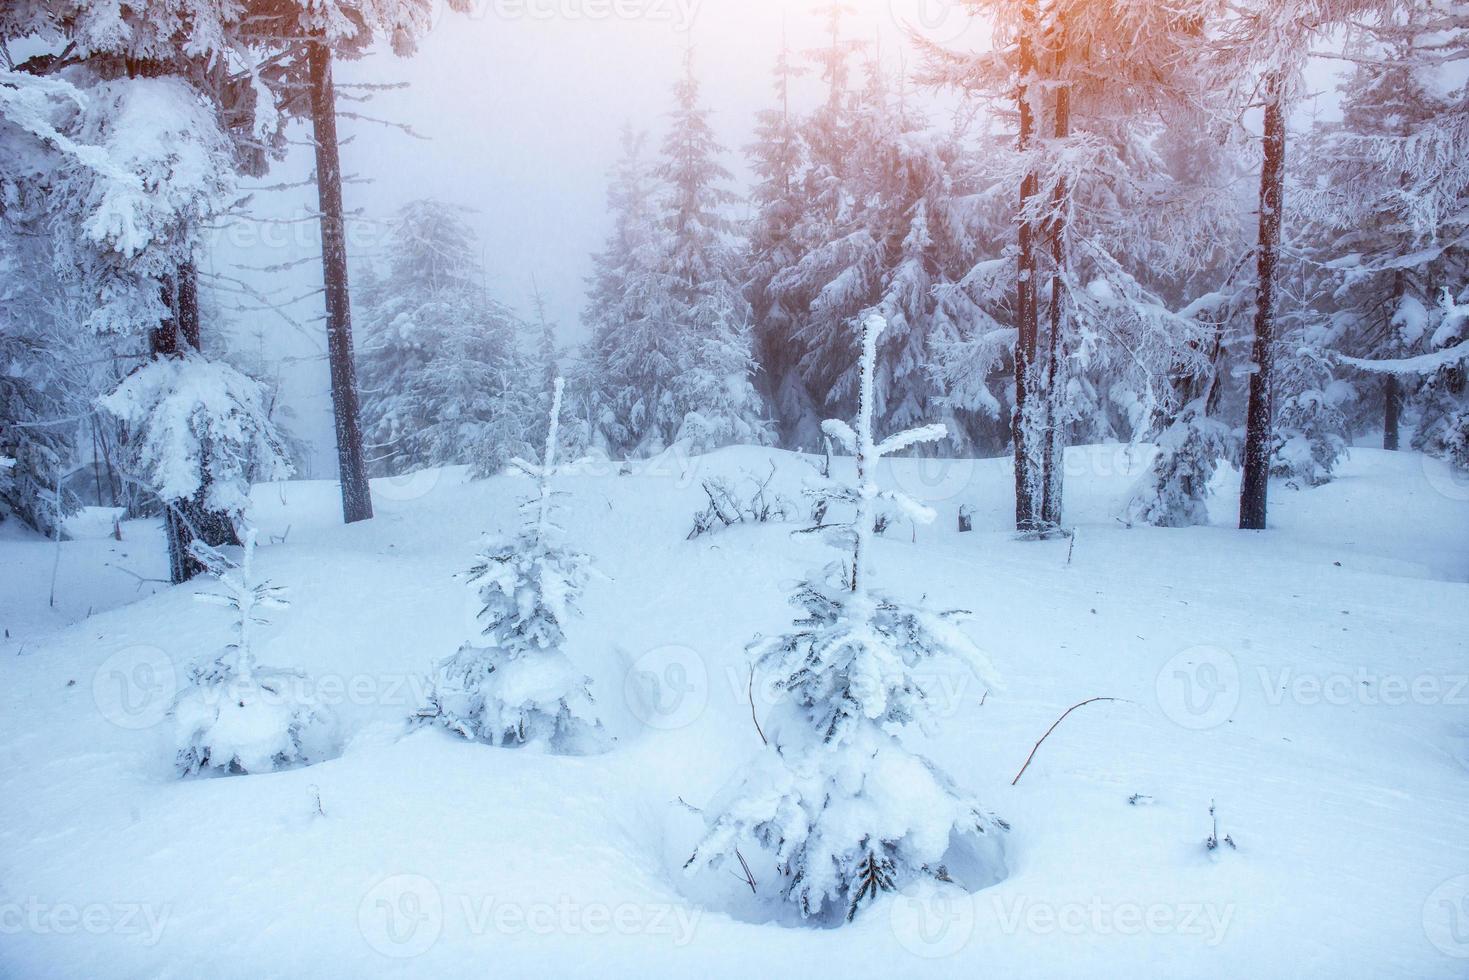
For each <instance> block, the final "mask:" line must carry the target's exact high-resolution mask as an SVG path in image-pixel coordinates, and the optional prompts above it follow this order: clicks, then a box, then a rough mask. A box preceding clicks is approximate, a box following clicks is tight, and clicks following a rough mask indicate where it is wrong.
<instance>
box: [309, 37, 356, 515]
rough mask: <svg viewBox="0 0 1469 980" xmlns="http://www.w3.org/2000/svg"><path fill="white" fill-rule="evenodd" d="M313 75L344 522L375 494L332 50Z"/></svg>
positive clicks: (315, 56)
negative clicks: (361, 402)
mask: <svg viewBox="0 0 1469 980" xmlns="http://www.w3.org/2000/svg"><path fill="white" fill-rule="evenodd" d="M306 47H307V61H308V66H307V67H308V69H309V71H310V75H311V124H312V134H313V136H314V137H315V142H316V191H317V197H318V200H319V201H320V205H321V268H322V279H323V282H324V284H325V286H326V347H327V362H328V364H329V365H330V368H331V379H332V380H331V385H332V415H333V418H334V420H335V423H336V434H337V470H338V473H339V474H340V478H341V482H342V519H343V520H344V521H346V522H347V523H348V524H350V523H352V522H353V521H364V520H367V519H368V518H370V517H372V491H371V488H370V487H369V485H368V482H367V465H366V462H365V460H364V457H363V452H362V420H361V417H360V412H359V409H358V403H357V368H356V365H355V364H354V363H353V360H352V307H351V301H350V297H349V294H348V290H347V233H346V223H345V218H344V216H343V213H342V163H341V157H340V155H339V154H338V149H337V97H336V91H335V89H334V88H333V85H332V56H331V49H330V48H328V47H327V45H326V44H325V42H323V41H321V40H317V39H313V40H312V41H310V42H308V44H307V46H306Z"/></svg>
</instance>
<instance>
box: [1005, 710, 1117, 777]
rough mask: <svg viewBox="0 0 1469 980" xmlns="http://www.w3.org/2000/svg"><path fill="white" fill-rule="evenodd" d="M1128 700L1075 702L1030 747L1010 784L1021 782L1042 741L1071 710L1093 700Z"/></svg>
mask: <svg viewBox="0 0 1469 980" xmlns="http://www.w3.org/2000/svg"><path fill="white" fill-rule="evenodd" d="M1126 700H1127V699H1126V698H1101V697H1097V698H1087V699H1086V700H1085V701H1078V702H1077V703H1076V704H1073V705H1072V706H1071V707H1069V708H1067V709H1066V710H1065V711H1063V712H1061V717H1060V718H1057V719H1056V720H1055V721H1053V722H1051V727H1050V728H1047V729H1046V734H1045V735H1042V736H1041V737H1040V738H1038V739H1037V740H1036V743H1035V745H1033V746H1031V748H1030V755H1028V756H1026V757H1025V765H1023V766H1021V767H1020V771H1019V772H1017V773H1016V774H1015V778H1014V779H1012V780H1010V785H1011V786H1014V785H1015V784H1016V783H1018V782H1020V777H1021V776H1024V775H1025V770H1026V769H1028V768H1029V767H1030V760H1031V759H1034V758H1035V752H1036V749H1039V748H1040V747H1041V743H1042V742H1044V741H1045V740H1046V739H1047V738H1048V737H1050V734H1051V733H1052V732H1054V731H1055V730H1056V726H1057V725H1059V724H1061V722H1063V721H1065V720H1066V716H1067V715H1069V714H1071V712H1073V711H1075V710H1076V709H1077V708H1080V707H1081V706H1082V705H1084V704H1091V703H1092V702H1093V701H1126Z"/></svg>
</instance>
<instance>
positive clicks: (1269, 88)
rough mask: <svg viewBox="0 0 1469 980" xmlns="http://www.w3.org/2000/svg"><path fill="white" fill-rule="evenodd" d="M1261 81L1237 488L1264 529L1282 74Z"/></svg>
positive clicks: (1243, 517)
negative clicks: (1248, 365)
mask: <svg viewBox="0 0 1469 980" xmlns="http://www.w3.org/2000/svg"><path fill="white" fill-rule="evenodd" d="M1265 84H1266V97H1265V161H1264V163H1263V164H1262V166H1261V168H1260V246H1259V250H1258V252H1257V254H1256V259H1255V267H1256V275H1257V283H1256V287H1255V346H1254V361H1255V363H1254V373H1252V374H1251V375H1250V403H1249V409H1248V411H1247V413H1246V417H1245V451H1244V476H1243V479H1242V480H1241V482H1240V493H1239V526H1240V527H1241V528H1242V529H1246V530H1257V531H1263V530H1264V529H1265V511H1266V495H1267V492H1268V490H1269V486H1270V451H1271V448H1272V444H1273V442H1274V433H1273V428H1274V425H1273V414H1274V413H1273V404H1272V403H1273V396H1274V393H1273V392H1272V390H1271V387H1272V385H1273V382H1274V374H1275V349H1274V343H1275V337H1274V333H1275V264H1276V258H1277V255H1278V253H1279V251H1280V219H1281V209H1282V208H1283V207H1284V205H1285V113H1284V111H1283V108H1282V106H1281V94H1280V87H1281V83H1280V76H1278V75H1271V76H1270V77H1269V79H1268V80H1267V81H1266V83H1265Z"/></svg>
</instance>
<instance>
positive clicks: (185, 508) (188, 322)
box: [149, 263, 240, 584]
mask: <svg viewBox="0 0 1469 980" xmlns="http://www.w3.org/2000/svg"><path fill="white" fill-rule="evenodd" d="M163 300H164V303H165V305H167V306H168V310H169V315H168V317H167V318H166V319H165V320H164V321H163V322H162V323H160V324H159V325H158V327H157V328H155V329H154V330H153V331H152V333H151V335H150V338H149V339H150V344H149V347H150V353H152V355H153V356H154V357H155V358H157V357H182V356H183V355H184V354H185V353H186V352H187V351H188V350H190V349H192V350H193V351H194V352H195V353H198V352H199V350H200V345H199V288H198V279H197V275H196V273H195V270H194V265H193V263H187V264H185V265H181V266H179V270H178V273H177V275H176V276H174V278H173V280H172V281H171V282H168V283H165V284H164V286H163ZM180 341H183V344H182V347H181V345H180ZM208 463H209V461H208V459H207V458H206V459H203V460H200V466H201V467H203V468H204V469H205V477H206V479H207V476H208V472H207V469H208ZM208 492H209V486H208V484H207V483H205V484H204V485H203V486H201V487H200V488H199V491H198V492H197V493H195V494H194V496H193V497H191V498H187V499H186V498H180V499H177V500H165V501H164V502H163V528H164V533H165V534H166V536H167V538H168V573H169V579H170V580H171V581H172V582H174V583H175V584H177V583H179V582H186V581H188V580H189V579H191V578H193V577H194V576H195V575H198V574H199V573H200V572H202V571H204V566H203V565H201V564H199V563H198V562H197V561H195V560H194V559H193V558H192V557H191V556H190V555H189V544H190V542H192V541H193V540H194V539H195V538H198V539H199V540H201V541H203V542H204V543H205V544H208V545H211V546H213V547H219V546H220V545H231V544H239V543H240V538H239V535H238V533H237V532H236V531H235V525H234V521H232V520H231V519H230V515H229V514H226V513H224V512H222V511H213V510H209V509H208V508H207V507H205V506H204V498H205V495H206V494H207V493H208Z"/></svg>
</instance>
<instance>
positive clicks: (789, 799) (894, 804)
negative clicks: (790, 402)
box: [687, 314, 1006, 924]
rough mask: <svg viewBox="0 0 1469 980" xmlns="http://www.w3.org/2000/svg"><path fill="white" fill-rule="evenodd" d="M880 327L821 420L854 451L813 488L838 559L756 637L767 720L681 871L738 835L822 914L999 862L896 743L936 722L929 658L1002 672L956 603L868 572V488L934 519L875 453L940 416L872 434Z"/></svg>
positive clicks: (980, 818) (924, 434)
mask: <svg viewBox="0 0 1469 980" xmlns="http://www.w3.org/2000/svg"><path fill="white" fill-rule="evenodd" d="M885 326H886V323H885V321H884V320H883V319H882V317H880V316H877V315H875V314H874V315H869V316H868V317H866V319H865V320H864V321H863V324H862V362H861V372H862V374H861V391H860V402H859V404H860V407H859V410H858V414H857V419H856V427H855V429H854V428H853V427H852V426H849V425H848V424H847V423H845V422H841V421H835V420H828V421H827V422H825V423H824V425H823V429H824V431H825V432H826V433H827V434H828V435H829V436H831V438H832V439H834V440H835V441H836V442H837V443H839V444H840V445H841V446H842V447H843V448H844V449H846V450H847V451H848V452H850V453H851V454H852V455H853V457H854V459H855V467H856V468H855V479H854V480H853V481H852V482H850V483H844V482H842V481H841V480H840V479H839V478H837V477H835V476H833V477H829V478H828V480H827V483H826V484H825V485H824V486H822V487H820V488H818V489H817V490H815V491H814V492H815V493H816V494H817V495H818V496H819V497H820V498H821V499H823V500H826V501H828V502H829V503H830V504H840V505H845V510H846V512H847V513H850V514H851V521H850V523H830V524H827V525H826V526H825V527H824V529H823V530H824V533H825V535H826V538H827V541H828V543H830V544H831V545H833V546H834V547H836V548H838V549H839V550H840V551H841V552H842V553H843V555H844V556H845V558H844V560H842V561H837V562H834V563H832V564H830V565H828V566H827V567H826V568H824V569H822V570H821V571H819V572H817V573H815V574H813V575H811V576H810V577H808V578H807V579H806V580H805V581H804V582H802V583H801V584H800V585H799V586H798V587H797V588H796V590H795V593H794V595H793V596H792V597H791V601H792V603H793V604H794V605H795V606H797V607H798V608H799V609H800V610H801V611H802V612H801V615H800V616H799V617H798V618H797V619H796V620H795V622H794V623H793V624H792V627H791V629H790V630H789V631H788V632H786V633H784V634H782V635H780V636H776V637H772V638H769V639H758V638H757V640H756V641H755V642H753V643H751V644H750V646H749V648H748V649H749V651H750V653H751V655H752V656H753V658H754V660H755V665H756V667H757V669H759V670H760V671H763V672H768V673H769V674H771V675H773V677H774V678H775V685H774V686H775V689H776V690H778V691H780V692H781V693H782V694H783V695H784V696H783V697H782V699H781V702H780V703H779V704H778V705H777V707H776V708H775V709H774V711H773V712H772V718H771V719H770V721H769V722H767V724H766V725H765V726H764V730H765V731H766V732H767V733H768V747H767V748H766V750H765V751H764V752H763V753H762V754H761V755H760V756H759V757H757V759H756V760H755V762H754V763H753V764H752V765H751V766H750V767H749V768H748V769H747V770H746V772H745V773H744V774H743V775H741V776H740V777H739V778H737V779H736V780H734V781H733V782H732V783H731V784H730V785H729V786H728V787H727V788H726V790H725V791H724V792H722V793H721V794H720V796H719V798H718V799H716V800H715V801H714V804H713V805H712V806H711V809H710V813H711V817H710V821H709V825H708V832H707V834H706V836H705V837H704V839H703V841H702V842H701V843H700V844H699V845H698V847H697V849H696V850H695V852H694V854H693V856H692V857H690V859H689V861H688V865H687V868H688V870H689V871H690V872H694V871H697V870H698V869H700V868H703V867H709V866H718V865H720V864H722V863H723V862H724V861H725V860H726V859H729V858H732V857H734V856H735V850H736V848H740V849H741V855H742V856H746V855H750V854H754V853H761V854H763V855H764V856H766V857H767V858H769V859H770V860H771V862H772V863H773V864H774V866H775V868H776V869H777V873H778V876H779V885H778V891H779V898H780V899H781V900H782V902H783V907H785V908H787V909H790V908H794V909H795V910H796V911H797V912H798V913H799V916H800V918H801V919H804V920H813V921H815V922H818V923H822V924H836V923H839V922H841V921H844V920H846V921H850V920H851V919H852V917H853V916H855V915H856V913H857V911H858V908H859V906H860V905H861V903H862V902H863V901H864V900H870V899H872V898H875V897H876V896H877V894H878V893H879V892H881V891H888V890H894V889H901V888H903V887H904V886H905V885H907V884H909V883H911V882H914V881H916V880H920V879H936V880H938V881H944V882H951V881H952V882H958V883H960V884H962V885H963V886H965V887H968V888H971V889H973V888H979V887H983V886H984V885H988V884H991V883H993V882H994V881H997V880H999V879H1000V878H1002V877H1003V876H1004V874H1005V870H1004V852H1003V846H1002V844H1001V842H1000V839H999V835H1000V832H1001V831H1002V830H1004V829H1005V827H1006V825H1005V824H1004V822H1003V821H1001V820H999V819H998V818H996V817H994V816H993V815H991V814H989V813H987V812H986V811H984V810H983V809H981V808H980V806H979V805H978V804H977V803H976V802H975V801H974V800H973V799H971V798H969V797H968V796H966V795H964V794H962V793H961V792H960V791H959V790H958V789H956V788H955V786H954V784H953V783H952V782H951V781H950V779H949V778H948V776H946V775H945V774H944V773H943V772H941V771H940V770H939V769H938V768H937V767H935V766H934V765H933V764H932V763H931V762H929V761H928V760H927V759H924V758H922V757H921V756H918V755H915V754H914V753H912V752H910V751H909V750H908V749H907V748H905V747H904V745H903V744H902V742H901V741H900V740H899V736H900V734H902V733H903V732H905V731H908V730H910V729H913V728H917V729H919V730H920V731H923V732H928V731H931V730H932V722H933V715H934V708H933V700H932V697H931V694H930V690H929V685H930V684H931V683H932V682H933V680H934V679H935V678H936V676H937V675H936V672H935V670H934V668H933V666H932V662H933V661H934V660H935V659H936V658H939V657H950V658H954V659H957V660H959V661H962V662H963V663H965V664H966V665H967V666H968V667H969V668H970V669H971V670H973V671H974V672H975V673H976V674H977V675H978V676H980V677H981V679H983V680H985V681H986V682H987V683H989V684H991V685H992V686H994V685H995V684H996V682H995V680H994V675H993V672H992V669H991V667H990V665H989V662H988V660H987V659H986V658H985V656H984V655H983V654H982V653H981V652H980V651H979V650H978V649H977V648H976V647H975V645H974V643H973V642H972V641H971V640H970V639H969V638H968V636H966V635H965V633H964V632H963V631H962V630H961V629H960V628H959V626H958V625H957V622H956V619H957V618H958V615H959V614H958V612H957V611H950V612H936V611H933V610H929V609H927V608H924V607H922V606H919V605H916V604H912V603H907V602H903V601H901V600H899V599H897V598H895V597H892V596H889V595H887V594H885V593H882V592H879V591H877V590H874V589H873V588H872V587H871V586H870V584H869V578H870V574H871V565H872V554H871V549H872V541H873V530H872V524H873V520H874V516H875V514H874V511H875V507H876V504H877V503H878V501H880V500H887V501H891V502H892V503H894V504H896V505H897V506H899V507H900V508H901V509H902V510H903V511H904V512H905V513H907V514H908V515H909V516H911V517H913V518H914V519H915V520H916V521H919V522H924V523H926V522H928V521H931V520H932V519H933V517H934V515H933V512H932V511H931V510H929V509H928V508H926V507H923V506H922V505H920V504H918V503H917V502H916V501H913V500H912V499H911V498H909V497H907V496H906V495H904V494H902V493H900V492H897V491H893V490H883V489H881V488H879V487H878V485H877V483H876V480H875V467H876V464H877V462H878V461H879V460H880V459H881V458H882V457H883V456H885V455H888V454H890V453H895V452H898V451H900V450H902V449H904V448H907V447H909V446H912V445H915V444H917V443H920V442H928V441H934V440H938V439H942V438H943V437H944V435H945V430H944V426H942V425H927V426H922V427H919V428H915V429H910V430H907V431H904V432H901V433H898V434H897V435H894V436H890V437H889V438H887V439H886V440H883V441H882V442H880V443H879V442H876V441H875V440H874V437H873V432H872V419H873V405H874V398H873V390H872V386H873V374H874V363H875V361H876V352H877V341H878V337H879V335H880V334H881V332H882V330H883V328H884V327H885ZM832 511H834V508H833V509H832V510H831V511H829V512H832ZM847 562H850V564H848V563H847Z"/></svg>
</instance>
